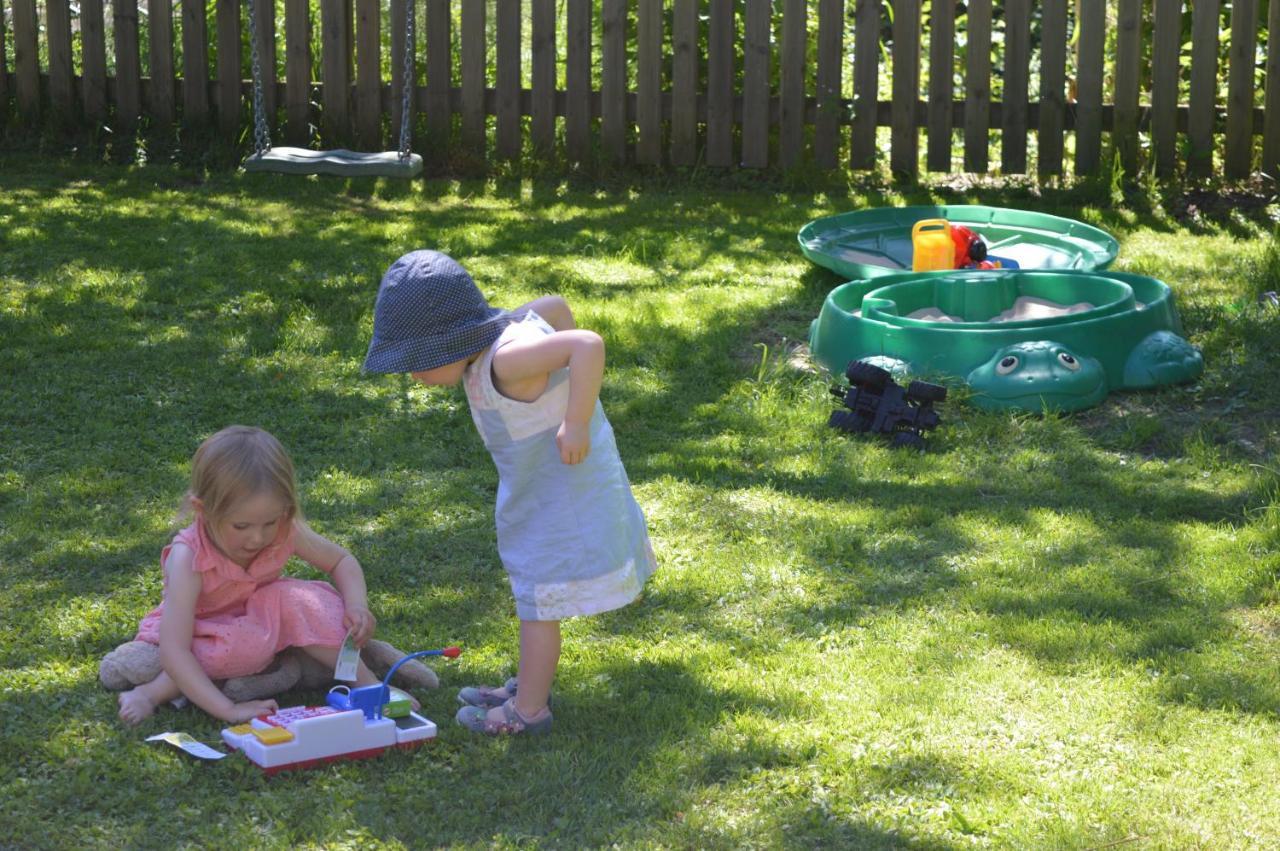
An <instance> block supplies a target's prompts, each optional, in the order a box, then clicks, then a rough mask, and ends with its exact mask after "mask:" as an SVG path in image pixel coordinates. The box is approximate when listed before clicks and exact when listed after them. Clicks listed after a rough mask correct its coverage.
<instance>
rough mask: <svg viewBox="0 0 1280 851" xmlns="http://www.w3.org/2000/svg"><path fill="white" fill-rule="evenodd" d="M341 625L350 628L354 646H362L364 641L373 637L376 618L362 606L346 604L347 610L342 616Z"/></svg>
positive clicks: (376, 622)
mask: <svg viewBox="0 0 1280 851" xmlns="http://www.w3.org/2000/svg"><path fill="white" fill-rule="evenodd" d="M342 625H343V626H344V627H346V628H347V629H348V630H350V632H351V638H352V640H354V641H355V643H356V647H364V644H365V642H366V641H368V640H369V639H370V638H373V630H374V628H375V627H376V626H377V625H378V620H377V618H375V617H374V616H373V612H371V611H369V610H368V609H367V608H365V607H364V606H347V611H346V613H345V614H343V616H342Z"/></svg>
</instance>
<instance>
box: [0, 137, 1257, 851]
mask: <svg viewBox="0 0 1280 851" xmlns="http://www.w3.org/2000/svg"><path fill="white" fill-rule="evenodd" d="M933 197H945V198H946V199H947V200H950V201H964V200H972V201H978V202H982V203H990V204H996V205H1007V206H1024V207H1029V208H1032V209H1039V210H1044V211H1049V212H1056V213H1060V214H1064V215H1069V216H1074V217H1078V218H1081V219H1084V220H1087V221H1089V222H1092V223H1094V224H1097V225H1100V226H1102V227H1105V228H1107V229H1109V230H1110V231H1112V232H1113V233H1114V234H1115V235H1116V236H1117V237H1118V238H1119V239H1120V241H1121V244H1122V246H1123V247H1122V251H1121V255H1120V258H1119V260H1118V262H1117V264H1116V268H1118V269H1124V270H1130V271H1138V272H1143V273H1148V274H1152V275H1156V276H1158V277H1161V278H1162V279H1164V280H1166V281H1168V282H1169V283H1171V284H1172V285H1173V287H1174V289H1175V291H1176V293H1177V296H1178V300H1179V304H1180V307H1181V310H1182V314H1183V318H1184V320H1185V323H1186V326H1187V331H1188V334H1189V336H1190V337H1191V339H1192V340H1193V342H1195V343H1196V344H1197V345H1200V346H1201V347H1202V348H1203V349H1204V352H1205V357H1206V362H1207V371H1206V374H1205V376H1204V378H1203V379H1202V380H1201V381H1199V382H1198V383H1196V384H1194V385H1191V386H1185V387H1176V388H1168V389H1164V390H1160V391H1157V392H1150V393H1142V394H1134V393H1121V394H1113V395H1112V396H1111V398H1110V399H1109V400H1108V401H1107V402H1106V403H1105V404H1104V405H1103V406H1102V407H1101V408H1098V409H1096V410H1094V411H1090V412H1086V413H1084V414H1081V415H1078V416H1074V417H1045V418H1040V417H1031V416H1013V417H1010V416H1003V415H1001V416H997V415H990V414H981V413H978V412H975V411H974V410H972V409H969V408H967V407H965V406H964V405H963V404H960V403H959V402H951V403H947V404H946V405H945V406H944V408H943V416H944V424H943V427H942V428H941V429H939V430H938V431H937V432H936V434H935V435H934V436H933V437H932V438H931V444H932V447H931V451H930V452H928V453H927V454H925V455H922V456H918V455H912V454H903V453H895V452H891V451H889V450H888V449H887V448H886V447H885V446H884V445H883V444H882V443H881V442H879V441H874V440H857V439H850V438H848V437H845V436H842V435H839V434H836V433H835V432H834V431H832V430H830V429H828V428H827V427H826V425H825V422H826V418H827V414H828V412H829V411H830V410H831V408H832V406H833V400H832V399H831V397H830V396H829V395H828V393H827V389H826V388H827V382H828V379H827V378H826V377H823V376H820V375H817V374H815V373H813V372H811V371H809V370H807V369H805V368H803V362H802V360H801V363H800V365H799V366H798V365H797V360H798V358H797V352H796V344H797V343H798V342H800V341H803V340H804V338H805V336H806V331H807V326H808V323H809V321H810V320H811V319H812V318H813V317H814V316H816V315H817V311H818V308H819V306H820V305H821V301H822V298H823V296H824V295H825V293H826V292H827V291H829V289H830V288H831V287H832V286H833V285H834V283H835V280H834V279H833V278H832V277H831V276H830V275H828V274H826V273H824V272H822V271H820V270H816V269H814V268H812V267H811V266H809V264H807V263H806V261H805V260H804V259H803V258H802V257H801V256H800V254H799V251H798V250H797V248H796V244H795V232H796V230H797V229H798V228H799V227H800V225H802V224H803V223H804V222H805V221H807V220H809V219H811V218H813V217H816V216H820V215H824V214H828V213H832V212H836V211H842V210H846V209H850V208H852V207H855V206H860V205H863V204H868V203H878V204H893V203H905V202H921V201H925V200H928V199H930V198H933ZM1130 201H1131V202H1132V204H1133V205H1134V209H1124V208H1117V207H1114V206H1113V205H1112V204H1111V203H1110V201H1109V200H1108V198H1107V192H1106V191H1105V190H1093V189H1090V188H1088V187H1086V188H1083V189H1076V190H1073V191H1062V190H1057V191H1050V190H1045V191H1044V192H1043V193H1040V192H1035V191H1032V190H1029V189H1025V188H1023V189H1019V188H1016V187H1015V188H1010V187H1004V188H1001V187H994V188H986V189H983V190H981V191H978V190H973V191H970V192H968V193H962V192H951V193H947V194H944V195H939V194H938V192H937V191H934V190H930V189H929V188H927V187H924V188H916V189H911V190H908V191H904V192H902V193H897V192H894V191H891V190H888V189H885V188H883V187H876V186H869V187H850V188H840V189H838V190H831V191H825V192H824V191H819V190H814V189H804V188H802V187H801V188H797V187H794V186H792V187H788V186H786V185H778V186H770V185H764V184H761V185H755V186H736V187H735V186H729V185H726V184H722V183H721V184H718V183H716V182H714V181H709V180H695V181H693V182H691V183H687V184H681V183H678V182H677V181H675V180H674V179H673V178H668V179H665V180H663V179H658V178H651V179H645V180H637V181H636V182H634V183H623V182H618V183H616V184H613V185H610V186H609V187H608V188H606V189H593V188H590V187H585V186H581V185H578V184H576V183H574V182H558V181H554V180H533V181H530V180H524V181H522V180H517V179H510V180H495V181H492V182H474V183H472V182H461V183H450V182H430V183H426V184H418V185H415V186H414V187H412V188H409V187H405V186H400V185H395V186H390V185H385V184H378V185H375V184H359V183H356V184H346V183H343V182H341V181H330V180H324V181H318V180H305V179H289V178H283V179H275V178H271V177H249V176H245V175H232V174H222V175H214V176H211V177H207V178H205V177H192V176H191V175H190V174H189V173H186V172H182V171H174V170H170V169H167V168H161V167H148V168H142V169H125V168H107V167H98V166H91V165H85V164H84V163H59V162H55V161H51V160H40V159H35V158H30V157H26V156H19V155H3V154H0V339H2V340H3V342H2V344H0V613H2V614H0V689H2V697H0V765H3V766H4V771H3V772H0V823H3V824H5V825H6V828H5V836H4V838H0V845H7V844H12V845H14V846H23V847H31V846H36V847H82V846H83V847H113V848H114V847H138V846H148V847H174V846H194V845H208V846H212V847H260V846H268V847H294V846H302V847H326V848H345V847H351V848H356V847H360V848H367V847H384V846H392V847H398V846H400V845H404V846H418V845H424V844H426V845H456V846H470V847H480V846H497V847H517V846H519V847H526V846H567V847H580V846H584V845H592V846H595V845H607V844H610V843H618V844H619V845H622V846H628V847H634V846H645V847H647V846H667V847H726V848H727V847H739V846H764V847H769V846H774V847H777V846H810V847H841V846H842V847H851V846H854V847H920V848H953V847H955V848H960V847H968V846H979V847H1004V848H1025V847H1080V848H1083V847H1098V846H1105V845H1107V844H1108V843H1111V844H1119V845H1122V846H1123V847H1140V848H1186V847H1205V848H1215V849H1216V848H1230V847H1239V848H1244V847H1262V846H1268V845H1274V844H1276V843H1277V842H1278V841H1280V799H1278V798H1277V797H1276V795H1275V790H1276V788H1277V787H1280V751H1278V750H1277V742H1278V741H1280V676H1278V675H1277V666H1278V663H1280V586H1278V584H1277V567H1278V564H1280V556H1278V555H1277V553H1278V552H1280V463H1278V462H1277V461H1276V453H1277V450H1280V425H1278V424H1277V411H1280V382H1277V381H1276V378H1275V376H1276V373H1277V370H1278V369H1280V311H1274V310H1271V311H1267V310H1264V309H1262V308H1260V307H1258V306H1256V304H1255V301H1256V296H1257V294H1258V293H1259V292H1261V291H1263V290H1265V289H1274V288H1275V283H1274V282H1275V281H1276V280H1277V276H1278V275H1280V271H1278V270H1277V269H1276V268H1275V267H1276V263H1277V257H1276V253H1275V249H1274V248H1273V247H1271V246H1270V242H1269V238H1268V234H1269V227H1270V223H1269V222H1268V221H1267V220H1265V219H1264V218H1262V215H1263V214H1264V213H1266V212H1272V213H1274V212H1275V210H1274V208H1270V209H1268V210H1264V211H1262V212H1261V213H1259V214H1257V217H1256V218H1255V217H1250V216H1246V215H1240V214H1239V213H1238V212H1237V213H1224V214H1223V215H1221V216H1218V217H1217V218H1208V219H1199V220H1196V221H1194V222H1192V223H1190V224H1184V223H1182V222H1181V221H1179V220H1177V219H1175V218H1172V217H1171V216H1169V215H1167V214H1165V213H1164V212H1162V208H1161V206H1160V205H1159V204H1155V205H1152V204H1147V203H1145V202H1143V201H1142V199H1140V198H1137V197H1134V198H1131V199H1130ZM421 246H433V247H438V248H441V249H444V250H447V251H449V252H450V253H452V254H454V255H455V256H456V257H458V258H459V259H460V260H461V261H462V262H463V263H464V264H465V265H467V266H468V268H469V269H470V270H471V271H472V272H473V274H474V275H475V277H476V279H477V280H478V282H479V283H480V285H481V288H482V289H483V290H484V291H485V292H486V294H488V295H489V297H490V299H491V301H493V302H494V303H496V304H498V305H506V306H511V305H515V304H517V303H519V302H522V301H524V300H527V299H529V298H532V297H534V296H537V295H539V294H543V293H547V292H559V293H563V294H564V295H565V296H566V297H567V298H568V299H569V300H570V302H571V304H573V305H574V306H575V308H576V310H577V313H578V316H579V320H580V322H581V323H582V324H583V325H584V326H585V327H589V328H594V329H596V330H598V331H600V332H601V333H602V334H603V336H604V337H605V340H606V342H607V345H608V351H609V368H608V372H607V376H606V379H605V386H604V390H603V393H602V396H603V400H604V403H605V406H606V408H607V410H608V411H609V414H610V417H611V419H612V421H613V423H614V426H615V428H616V430H617V433H618V441H619V444H620V448H621V451H622V455H623V459H624V461H625V462H626V464H627V468H628V471H629V473H630V476H631V479H632V481H633V484H634V488H635V492H636V495H637V498H638V499H639V501H640V503H641V505H642V506H643V507H644V509H645V511H646V513H647V516H648V519H649V523H650V529H651V532H652V535H653V540H654V545H655V548H656V550H657V553H658V558H659V562H660V571H659V573H658V574H657V576H656V577H655V578H654V580H653V581H652V583H651V585H650V586H649V589H648V591H647V593H646V595H645V596H644V598H643V600H642V601H641V602H639V603H637V604H636V605H633V606H631V607H629V608H626V609H624V610H621V611H618V612H615V613H611V614H609V615H606V616H601V617H596V618H591V619H585V620H574V621H570V622H567V624H566V635H565V653H564V658H563V662H562V665H561V670H560V676H559V679H558V680H557V683H556V729H555V731H554V732H553V734H552V735H551V736H550V737H548V738H544V739H540V740H539V739H534V740H519V739H517V740H506V741H491V740H482V739H479V738H472V737H471V736H470V735H469V734H466V733H464V732H463V731H461V730H460V729H459V728H458V727H456V726H455V725H454V724H453V723H452V718H451V716H452V714H453V711H454V709H455V704H454V693H455V690H456V688H457V687H458V686H461V685H465V684H471V683H481V682H492V681H496V680H501V679H502V678H504V677H505V676H507V675H509V674H510V673H511V672H512V671H513V669H514V652H515V621H514V617H513V614H512V611H513V606H512V603H511V601H510V596H509V592H508V590H507V587H506V581H505V577H504V575H503V573H502V570H501V567H500V565H499V563H498V559H497V553H496V547H495V543H494V534H493V521H492V509H493V499H494V491H495V487H496V477H495V474H494V471H493V468H492V464H491V462H490V461H489V460H488V458H487V456H486V454H485V452H484V449H483V447H482V446H481V444H480V441H479V439H478V437H477V436H476V435H475V434H474V433H473V427H472V425H471V422H470V418H469V416H468V414H467V412H466V404H465V400H464V399H463V397H462V395H461V391H460V390H451V391H444V390H427V389H425V388H421V387H417V386H411V385H410V384H409V383H408V382H407V381H404V380H401V379H398V378H366V377H362V376H361V375H360V372H359V366H360V361H361V357H362V355H363V352H364V348H365V345H366V343H367V340H368V336H369V331H370V323H371V312H372V305H373V297H374V294H375V291H376V287H377V281H378V278H379V276H380V273H381V271H382V270H383V269H384V268H385V267H386V265H387V264H388V263H389V262H390V261H391V260H393V259H394V258H395V257H396V256H397V255H398V254H400V253H401V252H403V251H405V250H408V249H411V248H415V247H421ZM234 422H241V423H252V424H257V425H261V426H263V427H265V428H267V429H270V430H271V431H273V432H274V433H275V434H277V435H278V436H279V437H280V438H281V440H282V441H283V442H284V444H285V445H286V446H287V447H288V448H289V449H290V450H291V452H292V454H293V456H294V460H295V462H296V464H297V466H298V469H299V474H300V485H301V490H302V495H303V499H304V507H305V509H306V511H307V513H308V515H309V517H310V518H311V520H312V522H313V523H314V525H315V526H316V527H317V528H319V529H320V530H321V531H322V532H323V533H325V534H327V535H329V536H331V537H333V538H334V539H336V540H338V541H340V542H342V543H343V544H345V545H347V546H348V547H350V548H351V549H352V550H353V551H354V552H355V553H356V554H357V555H358V556H359V558H360V559H361V560H362V562H363V563H364V565H365V569H366V573H367V577H368V581H369V586H370V591H371V601H372V605H373V607H374V609H375V611H376V613H377V614H378V616H379V618H380V624H379V635H380V636H381V637H384V638H386V639H388V640H390V641H392V642H394V643H396V644H398V645H399V646H401V647H403V648H406V649H416V648H426V647H434V646H439V645H441V644H444V643H452V642H456V643H458V644H460V645H462V646H463V648H464V654H463V655H462V657H461V658H460V659H458V660H457V661H456V662H453V663H447V664H441V665H439V666H438V670H439V671H440V673H441V678H442V680H443V682H444V687H442V688H441V689H440V690H439V691H437V692H432V693H428V694H424V695H421V697H422V698H423V704H424V709H425V712H426V714H427V715H428V716H430V717H432V718H434V719H435V720H436V721H437V722H439V723H440V725H441V734H440V737H439V740H438V742H437V743H435V744H434V745H433V746H431V747H430V748H428V749H426V750H423V751H419V752H417V753H415V754H396V755H392V756H389V757H387V758H384V759H381V760H377V761H370V762H364V763H358V764H357V763H353V764H347V765H342V766H338V767H331V768H327V769H324V770H319V771H314V772H308V773H301V774H295V775H285V776H282V777H279V778H275V779H271V780H264V779H263V778H262V777H261V776H260V775H259V774H258V772H257V771H256V769H253V768H251V767H250V766H248V765H247V764H246V762H245V761H244V760H242V759H240V758H239V757H230V758H227V759H226V760H223V761H222V762H220V763H216V764H208V763H200V762H196V761H194V760H189V759H187V758H186V757H185V756H183V755H181V754H179V753H177V752H176V751H174V750H172V749H169V748H167V747H165V746H163V745H159V744H147V743H145V742H143V738H144V737H145V736H147V735H150V734H153V733H156V732H160V731H163V730H183V731H186V732H189V733H192V734H193V735H195V736H197V737H199V738H201V739H203V740H206V741H213V740H215V739H216V736H217V732H218V729H219V727H220V725H219V724H218V723H216V722H214V721H212V720H211V719H209V718H207V717H205V716H203V715H202V714H200V713H198V712H196V711H192V710H188V711H182V712H175V711H172V710H164V711H161V712H160V713H159V714H158V715H157V716H156V717H155V718H154V719H152V720H150V721H149V722H147V723H145V724H144V725H143V726H142V727H141V728H140V729H137V730H126V729H123V728H121V727H120V726H119V725H118V724H117V722H116V720H115V696H114V695H113V694H110V693H108V692H106V691H105V690H103V689H102V688H101V687H100V686H99V685H98V682H97V663H98V660H99V659H100V658H101V656H102V655H103V654H104V653H105V652H107V651H108V650H110V649H111V648H112V647H114V646H115V645H116V644H117V643H119V642H121V641H124V640H126V639H128V638H130V637H132V635H133V632H134V630H135V628H136V624H137V621H138V619H139V618H140V617H141V616H142V615H143V614H144V613H145V612H146V611H147V610H148V609H149V608H150V607H151V606H153V605H154V604H155V602H156V601H157V600H158V599H159V598H160V593H161V589H160V572H159V569H158V554H159V551H160V548H161V546H162V545H163V544H164V543H165V542H166V540H167V539H168V537H169V535H170V534H171V530H172V528H173V515H174V510H175V508H176V505H177V502H178V498H179V496H180V494H181V492H182V490H183V488H184V486H185V476H186V471H187V463H188V460H189V458H190V455H191V453H192V451H193V450H194V449H195V447H196V445H197V444H198V442H199V441H200V440H201V439H202V438H203V437H205V436H206V435H208V434H210V433H211V432H213V431H214V430H216V429H218V428H220V427H222V426H224V425H227V424H229V423H234ZM299 572H302V571H301V570H300V571H299ZM289 697H290V699H292V701H293V702H298V703H301V702H315V701H317V700H318V699H319V698H320V695H318V694H310V693H299V694H294V695H290V696H289Z"/></svg>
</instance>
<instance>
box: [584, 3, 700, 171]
mask: <svg viewBox="0 0 1280 851" xmlns="http://www.w3.org/2000/svg"><path fill="white" fill-rule="evenodd" d="M679 11H680V10H679V7H678V6H677V8H676V14H677V15H678V14H679ZM565 15H566V18H567V20H566V22H565V27H566V33H565V36H566V44H565V63H564V80H565V95H566V97H567V100H566V101H565V108H564V141H565V148H566V151H567V153H568V155H569V159H570V160H574V161H577V162H581V161H583V160H585V159H586V158H587V155H588V153H589V152H590V149H591V138H590V134H591V0H567V9H566V12H565ZM677 59H678V57H677Z"/></svg>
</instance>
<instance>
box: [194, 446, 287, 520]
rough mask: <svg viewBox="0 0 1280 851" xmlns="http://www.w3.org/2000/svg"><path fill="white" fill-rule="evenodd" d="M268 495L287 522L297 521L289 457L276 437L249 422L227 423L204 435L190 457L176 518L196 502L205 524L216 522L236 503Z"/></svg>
mask: <svg viewBox="0 0 1280 851" xmlns="http://www.w3.org/2000/svg"><path fill="white" fill-rule="evenodd" d="M259 493H270V494H272V495H274V496H276V497H278V498H279V499H280V500H282V501H283V502H284V504H285V506H286V513H287V515H288V517H289V519H290V520H301V519H302V511H301V508H300V507H299V505H298V486H297V484H296V483H295V481H294V475H293V461H291V460H290V459H289V453H287V452H285V451H284V447H283V446H281V445H280V441H278V440H276V439H275V437H273V436H272V435H271V434H270V433H269V432H265V431H263V430H262V429H260V428H254V427H253V426H240V425H233V426H227V427H226V428H224V429H222V430H221V431H219V432H217V433H216V434H213V435H211V436H210V437H208V438H207V439H206V440H205V442H204V443H202V444H200V448H199V449H197V450H196V454H195V456H194V457H193V458H192V459H191V487H190V488H189V489H188V490H187V493H186V496H185V497H184V498H183V500H182V508H181V509H180V511H179V515H178V516H179V518H180V519H181V518H185V517H187V516H189V515H191V514H192V513H194V508H195V506H194V501H195V500H197V499H198V500H200V504H201V510H202V512H203V514H204V518H205V522H206V523H208V524H210V525H217V523H218V521H219V520H220V519H221V518H222V517H224V516H225V515H226V513H227V512H228V511H230V510H231V507H232V506H233V505H235V503H237V502H239V501H240V500H242V499H248V498H249V497H252V496H255V495H257V494H259Z"/></svg>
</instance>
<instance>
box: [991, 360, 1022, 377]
mask: <svg viewBox="0 0 1280 851" xmlns="http://www.w3.org/2000/svg"><path fill="white" fill-rule="evenodd" d="M1017 368H1018V359H1017V358H1016V357H1014V356H1013V355H1005V356H1004V357H1002V358H1000V363H998V364H996V375H1008V374H1009V373H1011V372H1013V371H1014V370H1015V369H1017Z"/></svg>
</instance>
